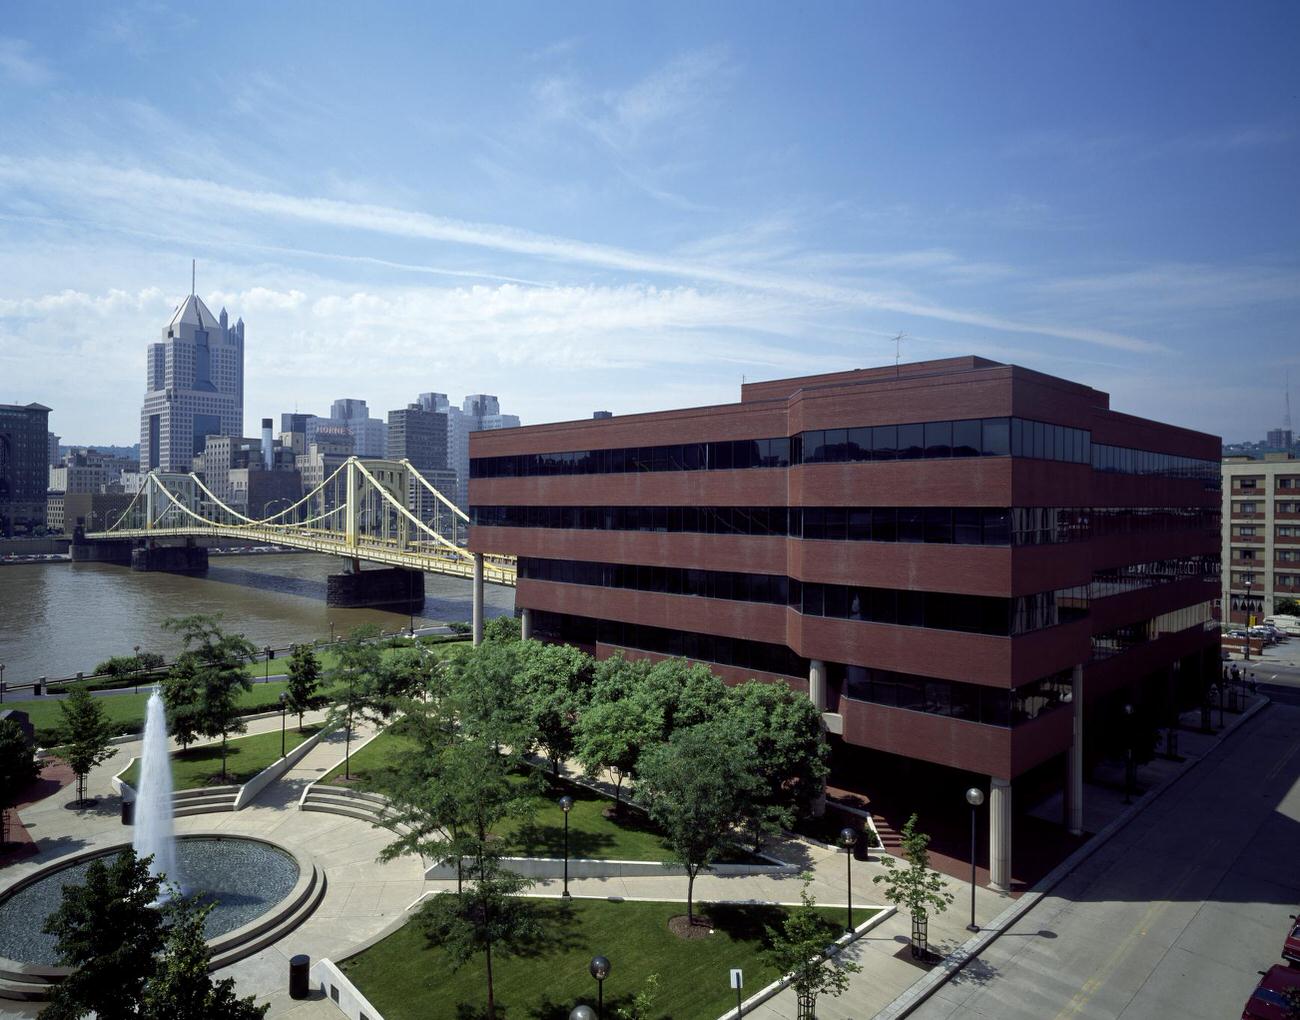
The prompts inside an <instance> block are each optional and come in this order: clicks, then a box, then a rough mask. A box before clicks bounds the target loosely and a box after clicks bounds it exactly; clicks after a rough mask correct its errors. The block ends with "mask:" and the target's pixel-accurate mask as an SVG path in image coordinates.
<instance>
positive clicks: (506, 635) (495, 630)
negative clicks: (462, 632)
mask: <svg viewBox="0 0 1300 1020" xmlns="http://www.w3.org/2000/svg"><path fill="white" fill-rule="evenodd" d="M522 633H523V629H522V627H521V626H520V623H519V621H518V620H516V619H515V618H514V617H513V616H494V617H493V618H492V619H490V620H488V621H487V622H486V623H485V624H483V640H484V641H501V642H509V641H518V640H519V638H520V636H521V635H522Z"/></svg>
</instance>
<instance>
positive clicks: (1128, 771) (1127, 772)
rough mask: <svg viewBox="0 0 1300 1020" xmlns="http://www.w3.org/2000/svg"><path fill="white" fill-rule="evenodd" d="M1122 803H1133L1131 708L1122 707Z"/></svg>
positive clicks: (1127, 705) (1128, 706)
mask: <svg viewBox="0 0 1300 1020" xmlns="http://www.w3.org/2000/svg"><path fill="white" fill-rule="evenodd" d="M1124 803H1125V804H1132V803H1133V706H1132V705H1130V704H1127V703H1125V705H1124Z"/></svg>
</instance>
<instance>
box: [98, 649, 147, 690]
mask: <svg viewBox="0 0 1300 1020" xmlns="http://www.w3.org/2000/svg"><path fill="white" fill-rule="evenodd" d="M140 669H141V665H140V658H139V656H137V655H114V656H113V657H112V658H111V659H105V660H104V661H103V662H101V663H100V664H99V665H98V666H96V667H95V675H96V676H106V677H108V678H109V679H110V680H112V681H113V683H114V684H125V683H126V680H127V679H128V678H129V677H131V675H132V674H135V673H139V672H140Z"/></svg>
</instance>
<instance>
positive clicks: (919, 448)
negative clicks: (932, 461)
mask: <svg viewBox="0 0 1300 1020" xmlns="http://www.w3.org/2000/svg"><path fill="white" fill-rule="evenodd" d="M924 453H925V426H924V425H900V426H898V459H899V460H919V459H920V458H921V457H922V456H923V455H924Z"/></svg>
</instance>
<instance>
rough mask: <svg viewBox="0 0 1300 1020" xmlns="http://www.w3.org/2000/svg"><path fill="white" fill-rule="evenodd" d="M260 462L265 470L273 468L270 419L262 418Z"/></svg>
mask: <svg viewBox="0 0 1300 1020" xmlns="http://www.w3.org/2000/svg"><path fill="white" fill-rule="evenodd" d="M262 463H263V464H265V465H266V470H268V471H274V470H275V448H274V447H273V446H272V445H271V419H270V418H263V419H262Z"/></svg>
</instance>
